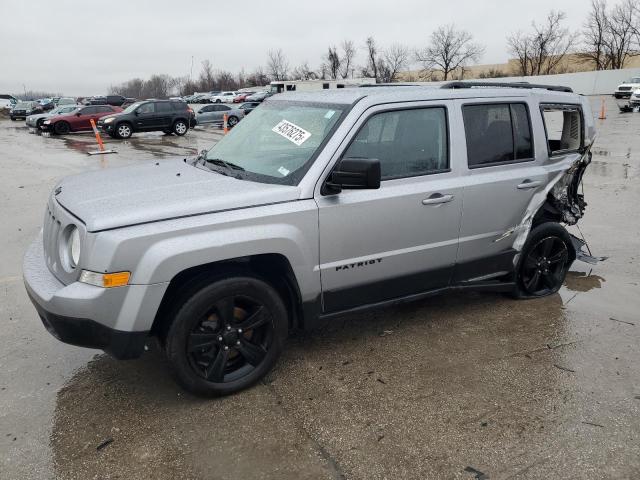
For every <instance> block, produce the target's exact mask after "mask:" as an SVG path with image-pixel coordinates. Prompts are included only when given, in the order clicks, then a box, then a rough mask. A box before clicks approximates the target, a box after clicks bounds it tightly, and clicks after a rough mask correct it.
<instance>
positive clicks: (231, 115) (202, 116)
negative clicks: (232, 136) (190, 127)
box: [196, 103, 244, 127]
mask: <svg viewBox="0 0 640 480" xmlns="http://www.w3.org/2000/svg"><path fill="white" fill-rule="evenodd" d="M225 113H226V114H227V125H228V126H229V127H235V126H236V125H237V123H238V122H239V121H240V120H242V119H243V118H244V111H243V110H240V109H239V108H232V107H230V106H229V105H221V104H217V103H214V104H212V105H205V106H204V107H201V108H200V109H199V110H198V111H197V112H196V122H197V124H198V125H205V124H209V123H219V124H222V123H223V120H224V115H225Z"/></svg>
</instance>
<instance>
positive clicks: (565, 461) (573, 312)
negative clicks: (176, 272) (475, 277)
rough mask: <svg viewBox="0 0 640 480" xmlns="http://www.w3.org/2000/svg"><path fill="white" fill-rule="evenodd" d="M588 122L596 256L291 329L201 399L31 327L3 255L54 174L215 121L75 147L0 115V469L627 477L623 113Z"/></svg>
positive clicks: (634, 191)
mask: <svg viewBox="0 0 640 480" xmlns="http://www.w3.org/2000/svg"><path fill="white" fill-rule="evenodd" d="M593 101H594V105H595V104H596V103H597V102H599V99H593ZM598 127H599V136H598V139H597V141H596V145H595V146H594V157H593V163H592V165H591V166H590V167H589V169H588V170H587V174H586V175H585V185H584V187H585V195H586V200H587V202H588V203H589V206H588V210H587V214H586V217H585V218H584V219H583V221H582V222H581V223H580V229H581V230H582V233H583V234H584V236H585V237H586V239H587V240H588V242H589V245H590V247H591V250H592V251H593V253H594V254H595V255H598V256H607V257H609V258H608V259H607V260H606V261H604V262H601V263H599V264H598V265H595V266H591V265H587V264H584V263H580V262H576V263H574V265H573V267H572V269H571V272H570V273H569V276H568V278H567V281H566V284H565V286H564V287H563V288H562V289H561V291H560V292H559V294H556V295H554V296H551V297H547V298H544V299H540V300H528V301H517V300H513V299H510V298H507V297H505V296H502V295H498V294H486V293H483V294H477V293H471V294H470V293H464V294H462V293H456V294H448V295H444V296H441V297H436V298H430V299H428V300H425V301H422V302H418V303H413V304H410V305H404V306H402V307H399V308H398V307H395V308H388V309H384V310H380V311H377V312H374V313H368V314H361V315H356V316H350V317H345V318H341V319H339V320H336V321H334V322H333V323H331V324H329V325H327V326H326V327H325V328H324V329H323V330H322V331H320V332H316V333H314V334H306V335H302V336H298V337H296V338H292V339H291V340H290V341H289V343H288V346H287V349H286V352H285V353H284V355H283V357H282V359H281V361H280V362H279V364H278V366H277V367H276V369H275V370H274V371H273V372H272V373H270V374H269V376H268V377H267V379H266V380H265V382H263V383H261V384H259V385H258V386H256V387H254V388H252V389H250V390H248V391H245V392H242V393H239V394H236V395H234V396H232V397H227V398H223V399H216V400H203V399H200V398H196V397H193V396H191V395H189V394H186V393H184V392H183V391H181V390H180V389H179V388H178V387H177V386H175V385H174V384H173V382H172V381H171V379H170V378H169V377H168V375H167V372H166V367H165V361H164V359H163V357H162V355H161V354H160V353H159V352H157V351H154V349H153V348H152V351H150V352H148V353H147V354H145V355H144V356H143V357H142V358H141V359H139V360H133V361H127V362H119V361H116V360H113V359H111V358H110V357H108V356H107V355H105V354H102V353H100V352H97V351H93V350H86V349H80V348H76V347H72V346H68V345H64V344H62V343H60V342H58V341H57V340H55V339H54V338H53V337H51V336H50V335H49V334H48V333H47V332H46V331H45V329H44V328H43V326H42V324H41V322H40V320H39V319H38V317H37V315H36V312H35V310H34V309H33V307H32V306H31V304H30V302H29V300H28V298H27V295H26V293H25V290H24V287H23V284H22V278H21V262H22V256H23V254H24V252H25V250H26V248H27V246H28V244H29V243H30V241H31V240H32V239H33V238H34V237H35V236H36V234H37V232H38V230H39V229H40V227H41V224H42V216H43V211H44V206H45V201H46V198H47V196H48V194H49V192H50V190H51V188H52V187H53V185H54V184H55V183H56V182H57V181H58V180H59V179H60V178H61V177H63V176H65V175H69V174H73V173H77V172H82V171H86V170H92V169H101V168H113V167H117V166H121V165H126V164H131V163H136V162H139V161H141V160H144V159H149V158H165V157H170V156H184V155H191V154H194V153H196V152H198V151H199V150H201V149H203V148H205V147H207V146H209V145H211V144H212V143H213V142H215V141H216V140H217V139H219V138H220V132H219V131H218V130H216V129H213V128H210V129H205V130H198V129H196V130H193V131H191V132H189V134H188V135H187V136H186V137H184V138H176V137H174V136H170V137H165V136H162V135H156V134H146V135H138V136H136V137H134V138H133V139H131V140H130V141H115V140H110V139H109V141H108V142H107V146H108V148H114V149H116V150H117V151H118V153H117V154H113V155H107V156H102V157H100V156H98V157H90V156H88V155H87V154H86V152H87V151H88V150H93V149H95V142H94V139H93V136H92V135H91V134H75V135H70V136H69V137H67V138H46V137H44V136H40V135H34V134H30V133H29V132H28V130H27V129H26V128H25V127H24V123H23V122H10V121H9V120H8V119H0V168H1V171H2V175H1V176H0V326H1V328H0V345H1V347H0V478H1V479H49V478H52V479H53V478H56V479H94V478H95V479H116V478H119V479H134V478H135V479H146V478H150V479H151V478H153V479H174V478H180V479H243V480H246V479H254V478H255V479H340V478H347V479H383V478H389V479H400V478H447V479H448V478H460V479H474V478H475V479H489V478H490V479H529V478H534V479H551V478H553V479H577V478H579V479H604V478H607V479H609V478H611V479H631V478H638V477H640V366H639V365H640V348H639V347H640V252H639V248H638V247H639V246H640V213H639V210H638V205H640V184H639V181H640V113H626V114H621V113H619V112H618V111H617V108H616V104H615V103H614V102H613V101H612V100H607V119H606V120H602V121H598ZM570 230H571V231H572V232H574V233H578V234H579V232H578V231H577V229H575V228H571V229H570Z"/></svg>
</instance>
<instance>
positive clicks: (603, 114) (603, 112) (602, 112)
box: [598, 98, 607, 120]
mask: <svg viewBox="0 0 640 480" xmlns="http://www.w3.org/2000/svg"><path fill="white" fill-rule="evenodd" d="M601 100H602V102H601V103H600V116H599V117H598V119H600V120H605V119H606V118H607V111H606V110H605V108H604V98H602V99H601Z"/></svg>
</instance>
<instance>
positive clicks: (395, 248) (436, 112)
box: [316, 104, 462, 313]
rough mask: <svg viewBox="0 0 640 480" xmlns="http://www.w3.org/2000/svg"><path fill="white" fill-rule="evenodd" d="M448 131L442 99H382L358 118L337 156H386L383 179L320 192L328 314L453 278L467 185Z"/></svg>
mask: <svg viewBox="0 0 640 480" xmlns="http://www.w3.org/2000/svg"><path fill="white" fill-rule="evenodd" d="M356 132H357V133H356ZM448 132H449V130H448V115H447V108H446V107H445V106H444V105H438V104H435V105H433V104H423V106H415V105H404V106H402V105H380V106H378V107H375V108H373V109H371V110H370V111H369V113H368V114H367V115H365V116H363V118H361V119H360V120H359V122H358V124H357V125H356V127H355V128H354V130H353V133H352V137H351V139H348V140H347V142H348V143H347V144H348V147H347V148H345V150H344V151H342V152H338V153H337V154H336V156H337V158H353V157H364V158H376V159H379V160H380V164H381V169H382V182H381V186H380V189H378V190H343V191H342V192H340V193H338V194H335V195H322V194H319V195H316V197H317V198H316V201H317V203H318V206H319V224H320V271H321V281H322V290H323V308H324V312H325V313H331V312H336V311H340V310H346V309H349V308H353V307H357V306H360V305H364V304H371V303H376V302H380V301H386V300H391V299H394V298H401V297H406V296H408V295H412V294H417V293H421V292H425V291H428V290H434V289H438V288H441V287H445V286H447V285H448V284H449V281H450V278H451V275H452V272H453V267H454V264H455V259H456V251H457V248H458V231H459V227H460V212H461V205H462V189H461V188H460V187H459V185H458V173H457V171H456V170H455V169H453V168H452V165H453V163H454V162H453V161H451V158H455V157H456V152H457V151H458V150H457V149H458V147H457V146H453V145H450V142H449V134H448Z"/></svg>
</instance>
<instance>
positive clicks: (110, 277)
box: [79, 270, 131, 288]
mask: <svg viewBox="0 0 640 480" xmlns="http://www.w3.org/2000/svg"><path fill="white" fill-rule="evenodd" d="M129 277H131V272H115V273H97V272H91V271H89V270H82V273H80V278H79V281H80V282H82V283H88V284H89V285H94V286H96V287H102V288H114V287H123V286H125V285H127V284H128V283H129Z"/></svg>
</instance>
